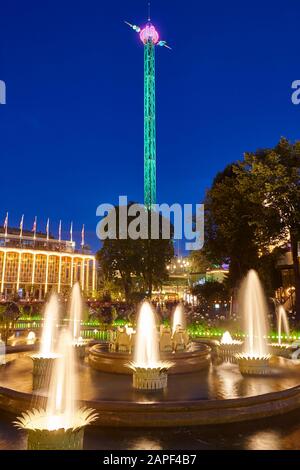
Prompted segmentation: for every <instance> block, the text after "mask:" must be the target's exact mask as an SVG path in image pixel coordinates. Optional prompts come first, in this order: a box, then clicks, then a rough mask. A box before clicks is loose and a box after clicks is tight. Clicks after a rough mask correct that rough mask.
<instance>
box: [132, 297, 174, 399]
mask: <svg viewBox="0 0 300 470" xmlns="http://www.w3.org/2000/svg"><path fill="white" fill-rule="evenodd" d="M171 365H172V363H170V362H167V361H165V362H163V361H161V360H160V354H159V342H158V332H157V328H156V321H155V315H154V312H153V310H152V307H151V305H150V304H149V303H148V302H144V303H143V304H142V306H141V309H140V312H139V315H138V322H137V333H136V342H135V350H134V361H133V362H130V363H129V364H128V366H129V367H130V368H131V369H132V370H133V387H134V388H137V389H144V390H145V389H146V390H157V389H161V388H165V387H166V386H167V379H168V376H167V371H168V369H169V368H170V367H171Z"/></svg>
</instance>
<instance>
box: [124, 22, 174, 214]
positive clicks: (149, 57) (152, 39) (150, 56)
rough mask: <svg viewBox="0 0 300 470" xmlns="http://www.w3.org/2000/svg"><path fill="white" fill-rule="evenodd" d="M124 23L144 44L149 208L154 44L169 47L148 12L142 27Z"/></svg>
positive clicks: (147, 198)
mask: <svg viewBox="0 0 300 470" xmlns="http://www.w3.org/2000/svg"><path fill="white" fill-rule="evenodd" d="M125 23H126V24H127V25H128V26H130V27H131V28H132V29H133V30H134V31H136V32H137V33H139V35H140V39H141V41H142V43H143V44H144V205H145V206H146V207H147V208H148V209H151V207H152V206H153V205H154V204H155V203H156V131H155V46H164V47H167V48H168V49H171V48H170V47H169V46H168V45H167V43H166V41H160V40H159V35H158V32H157V31H156V29H155V27H154V26H153V24H152V23H151V20H150V14H149V16H148V22H147V24H146V26H145V27H144V28H140V27H139V26H136V25H133V24H130V23H128V22H127V21H125Z"/></svg>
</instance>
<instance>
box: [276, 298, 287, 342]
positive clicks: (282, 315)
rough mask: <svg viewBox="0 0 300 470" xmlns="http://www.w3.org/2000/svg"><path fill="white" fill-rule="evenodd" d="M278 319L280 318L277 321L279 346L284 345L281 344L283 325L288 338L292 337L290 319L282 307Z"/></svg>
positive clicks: (279, 308) (279, 309) (278, 312)
mask: <svg viewBox="0 0 300 470" xmlns="http://www.w3.org/2000/svg"><path fill="white" fill-rule="evenodd" d="M277 317H278V320H277V321H278V344H279V345H282V342H281V331H282V325H283V328H284V332H285V334H286V336H287V337H289V336H290V328H289V321H288V317H287V314H286V311H285V309H284V307H283V306H282V305H280V306H279V307H278V311H277Z"/></svg>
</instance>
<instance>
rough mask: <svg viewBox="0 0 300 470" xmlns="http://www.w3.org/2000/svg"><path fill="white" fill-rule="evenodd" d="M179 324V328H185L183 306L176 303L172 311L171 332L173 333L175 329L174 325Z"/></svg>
mask: <svg viewBox="0 0 300 470" xmlns="http://www.w3.org/2000/svg"><path fill="white" fill-rule="evenodd" d="M178 326H180V328H183V329H185V316H184V310H183V306H182V305H181V304H178V305H177V307H176V308H175V311H174V313H173V321H172V334H173V335H174V333H175V331H176V327H178Z"/></svg>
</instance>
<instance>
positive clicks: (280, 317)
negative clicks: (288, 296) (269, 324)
mask: <svg viewBox="0 0 300 470" xmlns="http://www.w3.org/2000/svg"><path fill="white" fill-rule="evenodd" d="M276 313H277V332H278V342H277V343H271V344H270V347H271V349H272V353H273V354H276V355H280V356H284V357H289V354H290V352H291V348H290V344H288V343H283V342H282V327H283V330H284V332H285V335H286V337H287V338H288V337H289V336H290V328H289V321H288V317H287V314H286V311H285V309H284V307H283V306H282V305H279V307H278V308H277V311H276Z"/></svg>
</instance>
